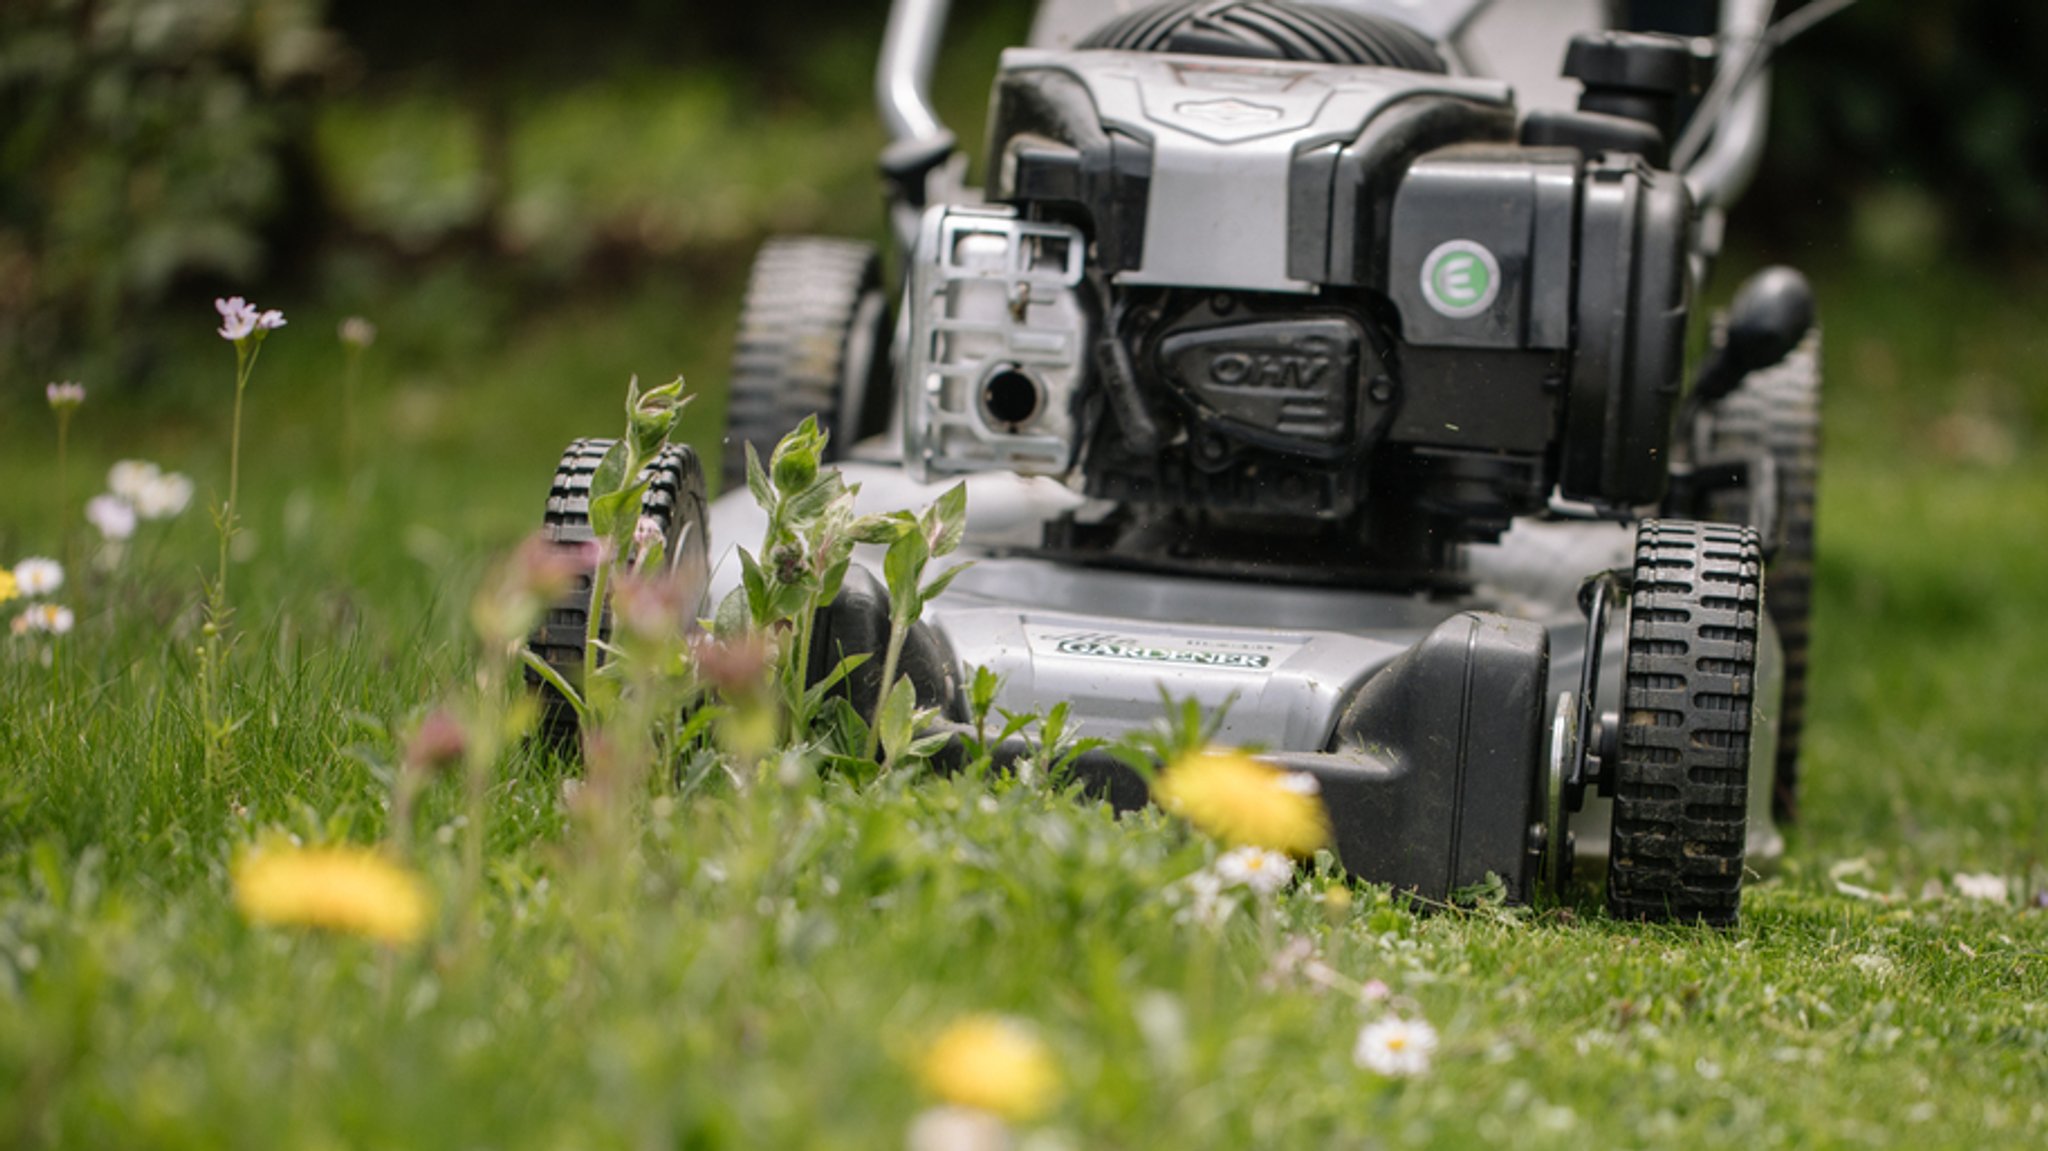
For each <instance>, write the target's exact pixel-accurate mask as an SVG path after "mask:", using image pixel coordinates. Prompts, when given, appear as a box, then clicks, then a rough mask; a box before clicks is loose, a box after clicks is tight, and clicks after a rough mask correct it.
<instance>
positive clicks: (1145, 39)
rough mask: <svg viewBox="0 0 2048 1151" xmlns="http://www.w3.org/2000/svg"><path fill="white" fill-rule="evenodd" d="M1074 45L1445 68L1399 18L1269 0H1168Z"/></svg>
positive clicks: (1415, 68)
mask: <svg viewBox="0 0 2048 1151" xmlns="http://www.w3.org/2000/svg"><path fill="white" fill-rule="evenodd" d="M1080 47H1083V48H1116V49H1122V50H1124V51H1130V52H1182V53H1187V54H1190V55H1197V56H1226V57H1246V56H1249V57H1254V58H1259V59H1267V60H1300V61H1304V62H1307V63H1312V64H1365V65H1377V66H1379V67H1384V68H1404V69H1407V70H1408V71H1411V72H1435V73H1442V72H1446V71H1448V70H1449V69H1447V68H1446V67H1445V66H1444V59H1443V57H1442V56H1440V55H1438V54H1437V50H1436V47H1435V45H1433V44H1431V43H1430V41H1429V37H1427V36H1424V35H1423V34H1422V33H1420V32H1417V31H1416V30H1414V29H1413V28H1410V27H1408V26H1407V25H1406V24H1402V23H1399V22H1397V21H1394V20H1389V19H1386V18H1384V17H1380V16H1371V15H1367V14H1366V13H1363V12H1354V11H1351V10H1350V9H1348V8H1338V7H1334V6H1331V5H1324V4H1299V3H1276V2H1274V0H1170V2H1169V3H1165V4H1157V5H1154V6H1152V7H1149V8H1141V9H1139V10H1138V11H1136V12H1132V13H1130V14H1128V15H1125V16H1119V17H1117V18H1116V19H1114V20H1111V21H1110V22H1109V23H1107V24H1104V25H1103V26H1102V27H1100V28H1097V29H1096V30H1095V31H1093V32H1091V33H1089V34H1088V36H1087V38H1086V39H1084V40H1082V41H1081V43H1080Z"/></svg>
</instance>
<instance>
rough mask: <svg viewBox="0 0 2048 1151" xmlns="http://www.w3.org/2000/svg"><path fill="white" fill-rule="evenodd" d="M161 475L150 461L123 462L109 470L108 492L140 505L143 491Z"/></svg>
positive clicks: (159, 470) (160, 471)
mask: <svg viewBox="0 0 2048 1151" xmlns="http://www.w3.org/2000/svg"><path fill="white" fill-rule="evenodd" d="M161 474H163V473H162V470H161V469H159V468H158V467H157V466H156V465H155V464H153V463H150V462H149V461H148V460H121V461H119V462H118V463H116V464H115V465H114V466H113V467H111V468H108V469H107V490H108V491H110V492H112V493H114V494H115V495H117V496H120V497H121V498H122V499H124V500H127V501H128V502H129V503H131V504H140V503H141V502H142V493H143V490H144V489H146V488H148V487H149V485H151V484H153V483H155V482H156V480H157V477H158V476H159V475H161Z"/></svg>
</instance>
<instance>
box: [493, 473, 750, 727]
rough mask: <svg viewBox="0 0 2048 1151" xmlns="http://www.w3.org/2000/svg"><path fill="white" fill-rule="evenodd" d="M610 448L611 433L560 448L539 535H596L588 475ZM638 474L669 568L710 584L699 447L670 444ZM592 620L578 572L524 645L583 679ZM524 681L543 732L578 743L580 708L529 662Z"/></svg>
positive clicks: (566, 542) (579, 541)
mask: <svg viewBox="0 0 2048 1151" xmlns="http://www.w3.org/2000/svg"><path fill="white" fill-rule="evenodd" d="M611 446H612V441H611V440H609V439H581V440H576V441H573V442H572V443H570V445H569V446H568V448H566V449H565V450H564V451H563V452H562V460H561V463H560V464H558V465H557V466H556V468H555V480H554V483H553V485H552V486H551V487H550V488H549V490H548V507H547V513H546V515H545V516H544V517H543V519H542V521H541V534H542V536H543V537H544V538H545V539H546V540H547V542H548V543H549V544H551V545H553V546H555V547H560V548H571V547H581V546H583V545H585V544H589V543H591V542H592V541H594V540H595V539H596V538H597V536H596V533H594V532H592V531H591V528H590V479H591V476H592V475H593V474H595V473H596V471H597V465H598V464H599V462H601V461H602V460H603V459H604V454H605V452H606V451H608V450H610V448H611ZM640 474H641V476H642V478H644V479H646V480H647V481H648V484H647V490H646V492H645V493H643V494H642V495H641V497H640V514H641V515H642V516H651V517H653V518H654V519H655V520H656V521H658V522H659V523H660V524H661V527H662V539H663V546H664V550H665V554H666V556H667V561H666V562H667V564H668V566H669V568H670V569H671V570H677V569H684V570H688V571H692V572H695V573H697V578H698V579H699V582H700V584H701V583H708V582H709V577H710V554H711V553H710V541H709V540H708V539H707V538H706V536H705V524H706V520H705V510H704V509H705V497H704V471H703V468H702V467H701V466H699V465H698V463H697V453H696V452H694V451H691V450H690V449H689V448H687V447H684V446H682V445H679V444H670V445H669V446H668V447H666V448H664V449H662V453H661V454H660V455H659V456H657V457H655V459H654V462H653V463H651V464H648V465H647V466H646V467H645V468H643V469H642V470H641V473H640ZM589 620H590V575H589V574H588V573H585V574H582V575H579V576H577V577H576V584H575V586H574V587H573V588H571V589H570V591H569V593H568V594H567V595H565V596H563V597H562V598H561V599H560V600H557V601H556V602H555V603H554V604H553V605H552V606H551V607H549V608H548V611H547V614H546V615H544V616H543V617H542V618H541V622H540V625H539V626H538V627H536V628H535V629H534V631H533V635H532V636H531V637H530V638H529V639H528V641H527V647H528V648H529V649H530V650H532V652H533V653H534V654H535V655H537V656H539V657H540V658H541V659H542V660H543V661H544V662H546V663H547V665H548V667H550V668H552V669H553V670H554V672H555V674H557V675H559V676H561V677H562V678H563V679H564V680H565V681H567V682H568V683H569V684H571V685H572V686H576V687H581V686H582V681H583V641H584V636H585V631H586V629H587V627H588V624H589ZM610 634H611V620H610V613H609V612H607V613H606V618H605V619H602V620H600V621H599V622H598V635H599V636H600V637H604V636H608V635H610ZM526 685H527V687H528V688H529V689H531V690H532V691H534V692H536V693H537V694H538V695H539V697H540V724H539V735H540V737H541V738H542V739H543V740H545V741H547V742H548V743H549V744H551V745H553V746H556V747H569V746H573V745H574V744H575V742H576V737H577V733H578V727H579V725H578V723H577V719H576V709H575V708H574V707H571V706H570V704H569V701H568V700H566V699H564V698H562V694H561V693H560V692H558V691H556V690H555V689H554V687H553V686H552V685H550V684H549V683H548V682H547V681H545V680H543V679H542V678H541V677H540V675H539V673H537V672H535V671H534V670H533V669H532V668H528V669H527V670H526Z"/></svg>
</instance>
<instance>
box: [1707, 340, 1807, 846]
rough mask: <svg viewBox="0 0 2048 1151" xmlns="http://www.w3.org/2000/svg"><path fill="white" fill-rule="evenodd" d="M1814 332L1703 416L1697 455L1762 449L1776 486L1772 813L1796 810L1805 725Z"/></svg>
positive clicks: (1738, 518) (1720, 514)
mask: <svg viewBox="0 0 2048 1151" xmlns="http://www.w3.org/2000/svg"><path fill="white" fill-rule="evenodd" d="M1820 388H1821V378H1820V333H1819V331H1818V330H1816V331H1815V332H1813V333H1812V334H1811V335H1809V336H1807V338H1806V340H1805V342H1803V343H1801V344H1800V345H1799V347H1798V348H1796V349H1795V350H1794V351H1793V352H1792V354H1791V355H1789V356H1787V357H1785V360H1784V361H1783V362H1782V363H1780V364H1778V365H1776V366H1775V367H1771V368H1767V369H1765V370H1763V371H1761V372H1754V373H1752V374H1751V375H1750V376H1749V377H1748V378H1747V379H1745V380H1743V381H1742V384H1741V385H1740V386H1739V387H1737V388H1736V389H1735V390H1734V391H1733V392H1731V393H1729V395H1728V397H1727V398H1726V399H1724V400H1722V401H1721V402H1720V403H1718V404H1716V405H1714V407H1713V408H1712V409H1711V410H1710V412H1709V413H1708V419H1707V421H1706V424H1705V428H1704V432H1705V434H1704V437H1703V439H1704V442H1703V443H1702V445H1701V452H1700V455H1701V456H1702V458H1711V457H1722V458H1726V457H1731V456H1744V455H1751V454H1755V453H1765V454H1768V455H1769V457H1770V459H1771V463H1772V470H1773V471H1774V472H1775V473H1776V476H1777V483H1778V533H1777V538H1776V539H1775V540H1774V541H1771V542H1772V543H1773V544H1774V546H1772V547H1770V548H1769V549H1768V550H1769V559H1768V571H1767V576H1768V580H1769V584H1770V596H1769V602H1768V606H1769V609H1770V613H1771V622H1772V623H1774V624H1776V625H1777V628H1778V640H1779V642H1780V643H1781V644H1782V645H1783V647H1784V649H1785V701H1784V707H1783V710H1782V712H1781V713H1780V716H1779V723H1778V759H1777V762H1776V764H1774V765H1773V784H1772V790H1771V811H1772V814H1773V815H1775V816H1776V817H1777V818H1779V819H1781V820H1788V821H1789V820H1791V819H1793V818H1795V817H1796V816H1797V815H1798V812H1799V750H1800V736H1801V734H1802V733H1803V731H1804V730H1805V726H1806V662H1807V644H1808V635H1809V632H1810V630H1811V629H1810V621H1811V619H1812V614H1813V559H1814V523H1815V511H1816V508H1817V507H1818V502H1819V501H1818V498H1817V497H1818V495H1819V490H1820V399H1821V391H1820ZM1747 515H1748V509H1747V507H1740V506H1734V505H1732V504H1725V503H1716V504H1713V505H1710V506H1709V508H1708V510H1707V518H1709V519H1713V520H1718V521H1721V522H1725V523H1741V522H1743V521H1744V519H1745V518H1746V517H1747Z"/></svg>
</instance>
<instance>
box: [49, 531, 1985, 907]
mask: <svg viewBox="0 0 2048 1151" xmlns="http://www.w3.org/2000/svg"><path fill="white" fill-rule="evenodd" d="M14 574H15V575H16V576H19V575H20V574H21V572H20V571H19V570H17V571H16V572H15V573H14ZM22 590H23V591H27V590H28V587H27V582H26V581H23V586H22ZM1955 888H1956V894H1957V895H1960V896H1962V897H1963V898H1964V899H1976V900H1981V901H1983V902H1985V903H2004V902H2005V901H2006V900H2008V899H2010V898H2012V886H2011V885H2010V884H2008V883H2007V882H2006V881H2005V876H2003V875H1992V874H1989V873H1988V872H1986V873H1977V874H1971V873H1968V872H1965V873H1962V874H1959V875H1957V876H1956V878H1955Z"/></svg>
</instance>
